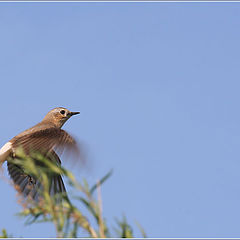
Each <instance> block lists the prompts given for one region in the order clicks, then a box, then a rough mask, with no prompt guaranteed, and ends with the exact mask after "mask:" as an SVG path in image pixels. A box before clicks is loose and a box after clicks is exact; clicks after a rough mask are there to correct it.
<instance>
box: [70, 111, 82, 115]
mask: <svg viewBox="0 0 240 240" xmlns="http://www.w3.org/2000/svg"><path fill="white" fill-rule="evenodd" d="M79 113H80V112H71V113H70V116H73V115H77V114H79Z"/></svg>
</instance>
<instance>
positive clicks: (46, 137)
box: [0, 107, 80, 199]
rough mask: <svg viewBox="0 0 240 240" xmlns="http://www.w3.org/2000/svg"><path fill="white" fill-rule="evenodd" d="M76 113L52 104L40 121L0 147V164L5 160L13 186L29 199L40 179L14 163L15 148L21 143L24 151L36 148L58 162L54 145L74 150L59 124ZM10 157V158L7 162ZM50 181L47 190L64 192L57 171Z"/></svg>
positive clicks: (35, 150)
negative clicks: (52, 107)
mask: <svg viewBox="0 0 240 240" xmlns="http://www.w3.org/2000/svg"><path fill="white" fill-rule="evenodd" d="M79 113H80V112H71V111H69V110H68V109H66V108H63V107H58V108H54V109H52V110H51V111H50V112H48V113H47V115H46V116H45V117H44V119H43V120H42V121H41V122H40V123H38V124H37V125H35V126H33V127H31V128H29V129H27V130H25V131H24V132H22V133H20V134H18V135H17V136H15V137H14V138H12V139H11V140H10V141H9V142H7V143H6V144H5V145H4V146H3V147H2V148H1V149H0V165H2V164H3V162H4V161H7V167H8V172H9V175H10V177H11V179H12V180H13V183H14V185H15V187H16V189H17V190H18V191H19V192H20V193H22V194H23V195H24V196H25V197H26V196H31V197H32V198H33V199H37V198H38V189H39V188H41V183H40V182H39V180H38V179H34V178H33V177H32V176H29V175H27V174H26V173H25V172H24V169H22V168H21V167H19V166H18V165H16V164H14V158H16V157H17V156H16V151H17V149H18V148H19V147H21V148H22V149H23V150H24V152H25V154H27V155H30V152H32V151H34V152H39V153H41V154H42V155H44V156H45V157H46V158H47V159H48V160H50V161H55V162H56V163H57V164H61V161H60V158H59V157H58V155H57V154H56V152H55V151H56V149H61V150H63V149H69V150H71V151H72V150H74V151H75V152H78V147H77V144H76V141H75V140H74V139H73V137H71V136H70V135H69V134H68V133H67V132H66V131H64V130H62V129H61V127H62V126H63V124H64V123H65V122H66V121H67V120H68V119H69V118H70V117H71V116H73V115H76V114H79ZM10 158H11V159H12V160H13V161H11V162H9V161H8V159H10ZM50 182H51V186H50V189H49V191H50V193H51V194H56V193H65V192H66V189H65V186H64V183H63V180H62V177H61V175H60V174H55V175H54V176H52V177H51V179H50Z"/></svg>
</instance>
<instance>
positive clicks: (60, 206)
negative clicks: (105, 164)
mask: <svg viewBox="0 0 240 240" xmlns="http://www.w3.org/2000/svg"><path fill="white" fill-rule="evenodd" d="M16 156H17V158H16V157H15V158H14V160H13V159H8V161H10V162H12V163H14V164H16V165H18V166H19V167H21V168H22V169H24V171H25V172H26V173H27V174H28V175H29V176H31V177H34V178H36V179H40V181H41V183H42V188H41V189H39V194H40V196H41V197H40V198H39V200H38V201H35V200H33V199H31V198H30V197H28V198H27V199H26V198H21V202H20V203H21V205H22V206H23V210H22V211H21V212H20V213H19V215H20V216H23V217H25V218H26V223H27V224H34V223H37V222H38V223H39V222H51V223H52V224H53V225H54V226H55V229H56V236H57V237H68V238H76V237H80V235H79V232H80V231H81V234H82V232H83V231H84V232H85V234H86V236H87V237H91V238H108V237H117V238H132V237H133V231H132V228H131V226H130V225H129V224H128V222H127V220H126V217H123V218H122V219H121V220H118V219H116V225H117V227H116V228H114V229H113V230H111V229H110V228H109V226H108V224H107V221H106V220H105V218H104V217H103V213H102V198H101V186H102V184H103V183H104V182H105V181H106V180H108V179H109V177H110V176H111V175H112V171H110V172H109V173H107V174H106V175H105V176H104V177H103V178H102V179H101V180H100V181H98V182H97V183H96V184H95V185H94V186H92V187H89V185H88V183H87V181H86V180H84V181H83V183H79V182H78V181H77V180H76V178H75V177H74V175H73V174H72V173H71V172H70V171H68V170H66V169H65V168H64V167H62V166H60V165H58V164H56V163H54V162H52V161H49V160H48V159H46V158H44V157H43V156H42V155H41V154H37V153H32V154H31V156H26V155H25V154H24V152H23V151H22V150H21V149H19V151H18V152H17V155H16ZM33 159H34V161H33ZM54 174H61V175H63V176H65V179H66V180H67V182H68V185H69V186H71V188H72V189H73V190H74V193H78V194H77V195H74V196H71V198H72V199H75V200H76V201H79V202H80V203H81V206H82V207H81V209H83V208H85V209H86V212H87V216H84V215H83V213H82V211H81V210H80V209H79V208H77V207H76V206H75V205H74V204H73V203H72V202H71V201H70V200H69V198H68V196H67V195H66V194H55V196H52V195H50V193H49V186H50V181H49V179H50V176H53V175H54ZM90 218H91V219H94V223H91V222H90V220H89V219H90ZM94 226H95V227H94ZM137 226H138V227H139V229H140V232H141V233H142V236H143V237H146V234H145V232H144V230H143V229H142V227H141V226H140V225H139V224H137ZM2 237H7V233H6V231H5V230H3V232H2ZM81 237H82V236H81Z"/></svg>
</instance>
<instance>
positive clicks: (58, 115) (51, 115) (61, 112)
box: [43, 107, 80, 128]
mask: <svg viewBox="0 0 240 240" xmlns="http://www.w3.org/2000/svg"><path fill="white" fill-rule="evenodd" d="M79 113H80V112H71V111H69V110H68V109H66V108H64V107H57V108H54V109H52V110H51V111H49V112H48V113H47V115H46V116H45V117H44V119H43V121H44V122H49V123H54V125H55V126H56V127H59V128H61V127H62V126H63V124H64V123H65V122H66V121H67V120H68V119H69V118H70V117H71V116H73V115H76V114H79Z"/></svg>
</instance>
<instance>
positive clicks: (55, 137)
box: [11, 128, 79, 155]
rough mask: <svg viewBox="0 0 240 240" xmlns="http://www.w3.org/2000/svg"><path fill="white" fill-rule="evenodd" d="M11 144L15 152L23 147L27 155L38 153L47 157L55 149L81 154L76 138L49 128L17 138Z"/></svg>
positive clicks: (58, 129) (59, 130)
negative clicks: (33, 152) (32, 152)
mask: <svg viewBox="0 0 240 240" xmlns="http://www.w3.org/2000/svg"><path fill="white" fill-rule="evenodd" d="M11 143H12V147H13V149H14V150H15V149H16V148H18V147H22V148H23V150H24V151H25V153H26V154H29V153H30V152H31V151H37V152H40V153H42V154H44V155H45V154H47V153H49V152H50V151H52V150H53V149H59V150H60V151H63V150H64V149H67V150H70V151H72V152H74V153H77V154H78V152H79V150H78V147H77V144H76V141H75V140H74V138H73V137H72V136H71V135H69V134H68V133H67V132H66V131H64V130H62V129H60V128H47V129H42V130H38V131H35V132H30V133H28V134H25V135H23V136H19V137H18V136H16V137H15V138H13V139H12V140H11Z"/></svg>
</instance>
